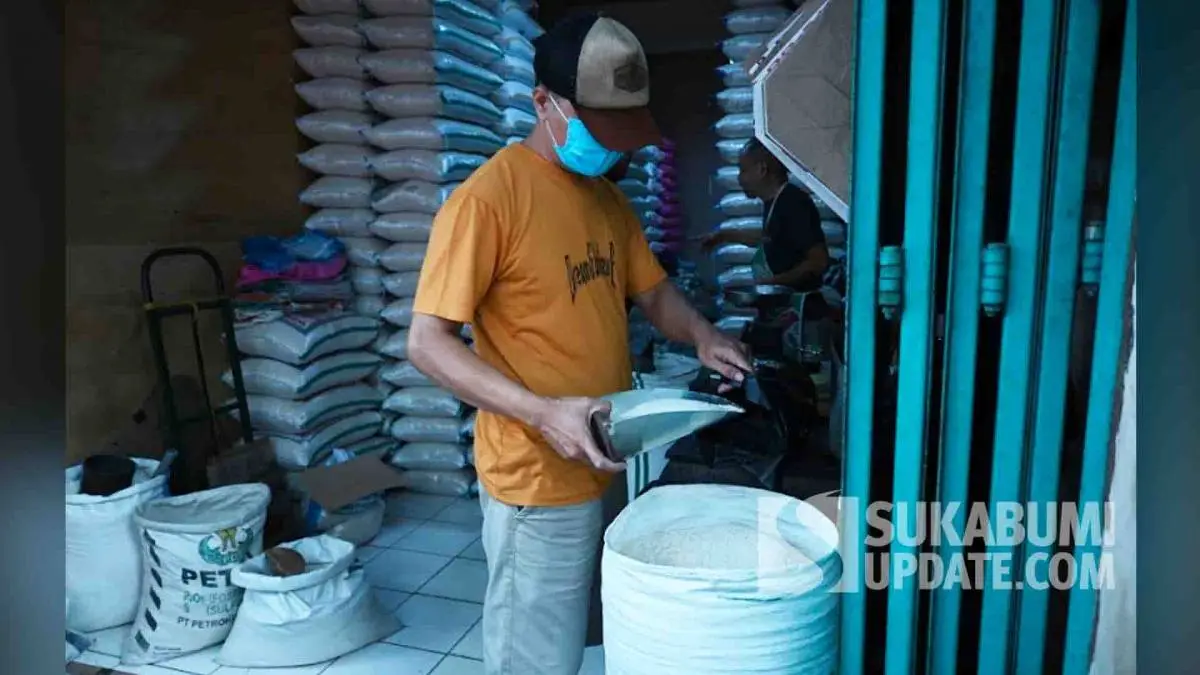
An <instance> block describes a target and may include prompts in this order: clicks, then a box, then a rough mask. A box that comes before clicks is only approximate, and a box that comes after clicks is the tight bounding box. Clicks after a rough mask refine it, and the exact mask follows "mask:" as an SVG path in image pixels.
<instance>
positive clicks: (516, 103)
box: [492, 81, 533, 114]
mask: <svg viewBox="0 0 1200 675" xmlns="http://www.w3.org/2000/svg"><path fill="white" fill-rule="evenodd" d="M492 103H495V104H496V107H498V108H500V109H504V108H516V109H517V110H524V111H525V112H528V113H530V114H532V113H533V87H531V86H529V85H528V84H525V83H524V82H516V81H509V82H505V83H504V84H502V85H500V88H499V89H496V90H494V91H493V92H492Z"/></svg>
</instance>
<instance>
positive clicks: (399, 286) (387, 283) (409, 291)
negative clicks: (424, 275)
mask: <svg viewBox="0 0 1200 675" xmlns="http://www.w3.org/2000/svg"><path fill="white" fill-rule="evenodd" d="M420 281H421V273H420V272H396V273H395V274H389V275H387V276H385V277H384V278H383V288H384V290H385V291H387V293H388V295H391V296H394V297H397V298H411V297H413V296H415V295H416V294H417V286H418V284H419V283H420Z"/></svg>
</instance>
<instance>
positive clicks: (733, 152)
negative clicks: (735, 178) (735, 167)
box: [717, 136, 750, 164]
mask: <svg viewBox="0 0 1200 675" xmlns="http://www.w3.org/2000/svg"><path fill="white" fill-rule="evenodd" d="M748 140H750V137H749V136H744V137H741V138H723V139H721V140H719V141H717V153H718V154H720V155H721V161H722V162H725V163H726V164H737V163H738V160H739V159H741V157H742V149H743V148H745V147H746V141H748Z"/></svg>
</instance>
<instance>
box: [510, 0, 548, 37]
mask: <svg viewBox="0 0 1200 675" xmlns="http://www.w3.org/2000/svg"><path fill="white" fill-rule="evenodd" d="M500 23H501V24H502V25H504V26H505V27H508V28H511V29H513V30H515V31H517V32H518V33H520V34H521V35H522V36H524V37H525V39H527V40H536V39H537V38H538V37H540V36H541V35H542V34H543V33H545V32H546V31H544V30H542V27H541V26H539V25H538V24H537V22H536V21H534V20H533V19H531V18H530V17H529V14H528V13H527V12H526V11H525V10H524V9H521V7H520V6H519V5H517V4H516V3H514V2H511V1H510V0H505V2H504V4H503V5H502V9H501V14H500Z"/></svg>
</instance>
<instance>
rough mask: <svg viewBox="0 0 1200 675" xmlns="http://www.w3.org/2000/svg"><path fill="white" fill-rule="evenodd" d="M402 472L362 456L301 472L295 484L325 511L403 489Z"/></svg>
mask: <svg viewBox="0 0 1200 675" xmlns="http://www.w3.org/2000/svg"><path fill="white" fill-rule="evenodd" d="M403 477H404V472H403V471H401V470H399V469H397V468H395V467H394V466H392V465H390V464H388V463H387V462H384V461H383V459H382V458H381V457H379V456H376V455H363V456H362V457H356V458H355V459H352V460H350V461H349V462H346V463H344V464H337V465H335V466H318V467H313V468H311V469H308V470H307V471H304V472H302V473H301V474H300V475H299V476H297V477H296V484H297V487H299V488H300V489H301V490H303V491H304V492H306V493H307V494H308V496H309V497H311V498H312V500H313V501H315V502H316V503H318V504H320V505H321V506H322V507H323V508H324V509H325V510H326V511H336V510H338V509H340V508H342V507H343V506H347V505H349V504H353V503H354V502H356V501H358V500H360V499H362V498H363V497H366V496H367V495H373V494H377V493H380V492H385V491H387V490H391V489H394V488H398V487H401V486H402V485H403V480H402V479H403Z"/></svg>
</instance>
